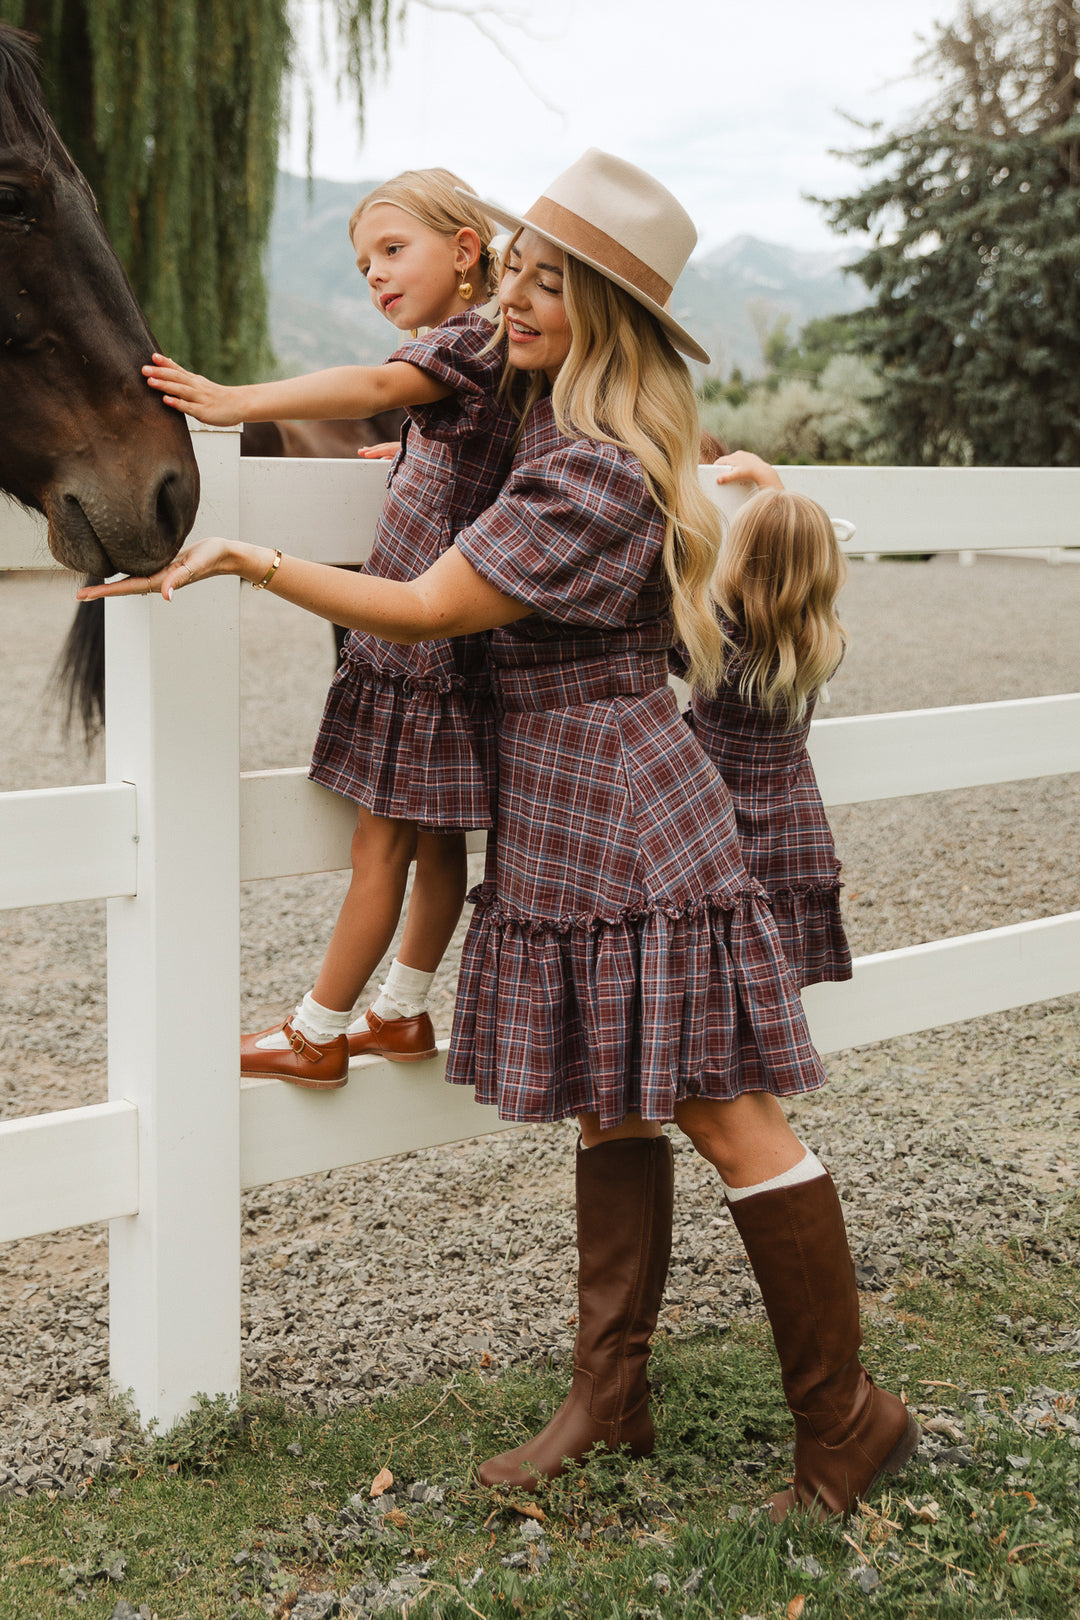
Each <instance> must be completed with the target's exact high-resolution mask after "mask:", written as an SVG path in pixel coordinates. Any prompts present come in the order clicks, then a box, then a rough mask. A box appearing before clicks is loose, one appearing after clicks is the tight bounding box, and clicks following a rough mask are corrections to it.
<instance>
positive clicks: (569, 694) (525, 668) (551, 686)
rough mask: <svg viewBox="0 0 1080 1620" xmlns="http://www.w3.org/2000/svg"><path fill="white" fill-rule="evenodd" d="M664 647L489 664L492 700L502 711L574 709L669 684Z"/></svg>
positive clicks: (634, 695) (635, 694)
mask: <svg viewBox="0 0 1080 1620" xmlns="http://www.w3.org/2000/svg"><path fill="white" fill-rule="evenodd" d="M667 676H668V658H667V652H666V651H665V652H659V653H612V654H611V655H610V656H608V657H599V658H581V659H576V660H573V661H571V662H569V663H565V664H528V665H506V664H493V665H492V666H491V683H492V687H493V689H494V694H495V701H496V706H497V707H498V708H499V709H501V710H502V711H503V712H504V713H507V714H513V713H516V712H521V711H527V710H543V709H572V708H575V707H576V706H577V705H578V704H582V703H601V702H603V700H604V699H605V698H613V697H641V696H643V695H644V694H645V693H646V692H655V691H656V690H657V689H658V688H660V687H662V686H666V685H667Z"/></svg>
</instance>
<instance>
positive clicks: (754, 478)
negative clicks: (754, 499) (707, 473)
mask: <svg viewBox="0 0 1080 1620" xmlns="http://www.w3.org/2000/svg"><path fill="white" fill-rule="evenodd" d="M716 482H717V483H718V484H736V483H740V484H756V485H757V487H758V488H759V489H783V487H784V485H783V481H782V479H781V477H780V474H779V473H778V472H777V470H776V468H775V467H772V466H770V465H769V463H768V462H767V461H762V459H761V457H760V456H755V455H751V453H750V451H749V450H732V451H730V452H729V454H728V455H726V456H723V457H721V459H720V460H719V461H718V462H717V463H716Z"/></svg>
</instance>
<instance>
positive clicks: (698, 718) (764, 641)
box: [687, 451, 852, 989]
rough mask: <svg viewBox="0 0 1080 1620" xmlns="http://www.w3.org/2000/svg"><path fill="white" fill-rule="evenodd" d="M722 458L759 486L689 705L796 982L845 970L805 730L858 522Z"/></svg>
mask: <svg viewBox="0 0 1080 1620" xmlns="http://www.w3.org/2000/svg"><path fill="white" fill-rule="evenodd" d="M716 471H717V483H719V484H728V483H731V482H733V481H739V482H742V481H744V480H751V481H752V482H754V483H755V484H757V485H758V486H759V490H760V493H759V494H758V495H756V496H754V497H751V499H750V500H749V501H748V502H747V503H746V504H745V505H743V506H742V507H741V508H740V510H739V512H738V513H737V515H736V517H735V519H734V522H733V523H732V526H731V529H730V531H729V533H728V536H727V539H726V540H725V543H724V546H723V548H722V550H721V554H720V555H721V561H720V568H719V571H718V574H717V591H718V594H719V596H720V598H721V601H722V602H723V604H724V610H723V611H722V614H721V620H720V623H721V627H722V629H723V631H724V635H725V636H726V638H727V640H728V643H729V647H730V652H729V656H728V659H727V664H726V667H725V670H724V679H723V681H722V683H721V685H720V687H719V688H718V690H717V691H716V692H715V693H707V692H703V691H701V690H700V689H699V690H695V691H694V692H693V694H692V697H691V707H690V712H689V714H688V716H687V718H688V720H689V722H690V725H691V726H692V728H693V731H694V735H695V736H696V737H697V739H698V741H699V742H700V744H701V746H702V747H703V748H704V750H705V752H706V753H707V754H708V756H709V758H710V759H711V760H712V762H713V764H714V765H715V766H716V768H717V770H718V771H719V772H720V775H721V776H722V777H723V779H724V785H725V787H726V788H727V789H728V792H729V793H730V794H731V798H732V803H733V805H734V808H735V823H736V826H737V827H738V831H739V843H740V846H741V848H742V853H743V859H744V861H745V862H746V868H747V871H748V872H749V873H750V875H751V877H753V878H756V879H757V880H758V882H759V883H760V884H761V885H762V887H763V888H764V890H765V892H766V894H767V895H768V897H769V904H770V905H771V907H772V912H773V916H774V917H775V919H776V926H777V929H778V930H779V933H780V942H781V944H782V946H783V948H784V956H785V958H786V959H787V962H788V965H789V966H790V968H791V970H792V972H793V973H794V975H795V981H796V983H797V984H798V985H799V988H800V989H802V988H803V986H805V985H808V984H819V983H822V982H824V981H827V980H842V979H850V978H851V952H850V950H849V949H848V943H847V936H846V934H845V933H844V925H843V922H842V920H841V916H840V887H841V885H840V862H839V861H838V859H837V857H836V848H835V845H834V843H833V835H832V829H831V827H830V826H829V823H828V819H827V817H826V815H825V807H824V805H823V804H822V802H821V793H820V790H819V788H818V784H817V778H816V777H815V775H814V767H813V765H812V764H811V761H810V756H809V754H808V753H807V749H806V739H807V736H808V734H809V731H810V721H811V719H812V718H813V713H814V706H815V703H816V700H817V695H818V692H819V691H820V690H821V689H822V688H823V686H824V684H825V682H826V681H827V680H828V679H829V677H830V676H831V675H832V674H833V672H834V671H835V669H836V667H837V665H838V664H839V662H840V659H841V657H842V656H843V650H844V638H843V632H842V630H841V628H840V624H839V622H838V620H837V617H836V598H837V595H838V593H839V590H840V587H841V585H842V584H843V582H844V577H845V573H846V570H845V566H844V560H843V557H842V556H841V554H840V548H839V546H838V544H837V540H838V529H839V533H840V535H842V536H843V538H845V539H846V538H849V537H850V534H851V532H852V530H851V525H850V524H844V525H836V524H833V523H832V522H830V520H829V519H828V517H827V516H826V515H825V513H824V512H823V511H822V509H821V507H820V506H818V505H817V503H816V502H815V501H811V500H809V499H808V498H807V497H806V496H802V495H791V494H789V493H787V491H785V490H784V488H783V484H782V483H781V480H780V478H779V475H778V474H777V472H776V470H775V468H773V467H770V466H769V464H768V463H767V462H765V461H762V460H761V458H760V457H759V456H754V455H748V454H747V453H746V452H745V451H736V452H735V453H733V454H731V455H726V454H725V457H724V461H723V463H722V464H721V465H719V466H718V467H717V469H716Z"/></svg>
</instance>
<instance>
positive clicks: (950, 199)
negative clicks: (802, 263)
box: [826, 0, 1080, 466]
mask: <svg viewBox="0 0 1080 1620" xmlns="http://www.w3.org/2000/svg"><path fill="white" fill-rule="evenodd" d="M1078 59H1080V5H1078V4H1077V3H1076V0H1013V3H1009V4H999V5H996V6H993V7H991V8H987V9H982V10H979V9H977V7H976V6H974V5H972V4H967V5H965V6H964V8H963V10H962V12H961V15H960V17H959V19H958V21H957V22H956V23H955V24H953V25H951V26H949V27H947V28H941V27H939V29H938V31H937V37H936V39H935V41H934V42H933V44H932V45H931V47H930V48H929V49H928V50H927V52H926V53H925V55H924V56H923V58H922V60H921V62H920V63H919V67H920V68H921V70H922V71H923V72H929V73H932V74H933V75H934V76H935V77H936V78H937V79H938V82H939V86H940V88H939V89H938V91H937V93H936V94H935V96H934V99H933V101H932V102H931V103H930V104H929V105H928V106H927V107H926V108H924V109H923V111H922V113H921V115H920V116H919V117H918V118H917V119H916V121H915V123H914V127H909V128H907V129H903V130H898V131H894V132H892V133H890V134H885V135H882V136H881V137H880V138H879V139H877V140H876V141H874V142H873V144H872V145H870V146H867V147H865V148H863V149H862V150H860V151H858V152H854V153H850V154H848V155H849V156H851V157H852V158H853V159H854V161H855V162H857V163H858V164H859V165H860V166H861V167H862V168H863V169H865V170H868V171H880V172H878V173H877V176H876V178H873V179H872V180H871V181H870V183H869V184H868V185H867V186H866V187H865V189H864V190H863V191H861V192H859V193H858V194H857V195H854V196H851V197H844V198H839V199H833V200H832V201H830V202H828V203H827V204H826V207H827V208H828V213H829V219H830V223H831V224H832V225H833V226H834V227H835V228H836V229H837V230H839V231H842V232H843V231H865V232H868V233H870V234H871V236H872V238H873V244H872V246H871V248H870V249H869V251H868V252H867V253H866V254H865V255H864V256H863V258H862V259H861V260H859V261H858V262H857V263H856V264H855V265H854V267H853V268H854V270H855V272H856V273H857V274H859V275H860V276H861V277H862V278H863V280H864V281H865V282H866V284H867V286H868V287H869V288H870V289H871V291H872V293H873V294H874V297H875V303H874V306H873V309H872V311H871V312H870V314H869V316H868V317H867V318H866V319H865V320H864V321H861V322H860V323H858V324H857V326H856V330H857V331H858V332H859V338H858V342H859V346H860V347H862V348H863V349H864V350H866V351H867V352H871V353H874V354H876V356H877V357H878V362H879V364H880V366H881V368H882V371H883V375H884V380H885V384H886V387H885V392H884V394H883V396H882V398H881V400H880V401H879V416H880V420H881V422H882V439H883V441H884V443H885V444H886V445H887V446H888V448H889V451H890V459H893V460H896V461H899V462H903V463H913V464H932V463H934V464H936V463H953V464H965V463H974V464H979V465H984V466H985V465H995V464H996V465H1015V466H1040V465H1076V464H1078V463H1080V77H1078V71H1077V69H1078Z"/></svg>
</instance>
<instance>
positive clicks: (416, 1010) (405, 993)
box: [349, 956, 435, 1035]
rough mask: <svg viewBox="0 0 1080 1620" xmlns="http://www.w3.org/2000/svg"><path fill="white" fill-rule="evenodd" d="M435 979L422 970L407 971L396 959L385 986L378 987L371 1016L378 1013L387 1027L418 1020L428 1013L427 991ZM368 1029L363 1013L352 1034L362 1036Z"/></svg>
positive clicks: (412, 969) (355, 1023) (352, 1024)
mask: <svg viewBox="0 0 1080 1620" xmlns="http://www.w3.org/2000/svg"><path fill="white" fill-rule="evenodd" d="M434 977H435V975H434V973H422V972H421V971H420V969H419V968H411V967H406V966H405V964H404V962H399V961H398V959H397V957H396V956H395V958H394V960H393V961H392V962H391V964H390V972H389V973H388V974H387V975H386V980H385V982H384V983H383V984H381V985H380V986H379V994H378V996H377V997H376V998H375V1001H374V1003H373V1004H372V1008H371V1010H372V1012H373V1013H378V1015H379V1017H380V1018H381V1019H382V1020H383V1021H384V1022H385V1023H391V1022H393V1020H394V1019H397V1018H418V1017H419V1016H420V1014H421V1013H424V1012H427V1005H428V991H429V990H430V989H431V981H432V979H434ZM367 1027H368V1022H367V1018H366V1017H365V1016H364V1014H363V1013H361V1014H360V1017H359V1018H357V1019H355V1020H354V1021H353V1022H352V1023H351V1024H350V1025H349V1034H350V1035H360V1034H363V1033H364V1031H365V1030H366V1029H367Z"/></svg>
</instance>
